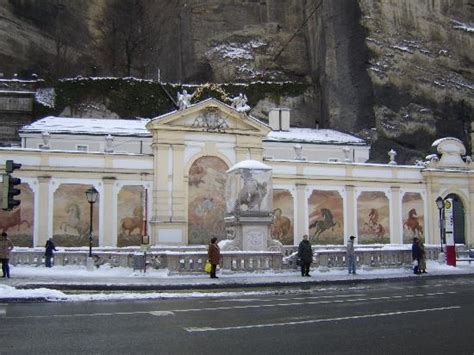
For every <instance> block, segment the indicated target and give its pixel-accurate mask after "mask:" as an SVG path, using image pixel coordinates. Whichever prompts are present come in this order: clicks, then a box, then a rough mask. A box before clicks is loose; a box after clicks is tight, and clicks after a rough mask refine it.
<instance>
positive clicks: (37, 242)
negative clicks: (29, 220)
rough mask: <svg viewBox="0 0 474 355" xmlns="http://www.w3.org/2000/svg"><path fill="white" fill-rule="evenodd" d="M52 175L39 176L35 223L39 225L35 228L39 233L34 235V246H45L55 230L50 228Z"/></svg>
mask: <svg viewBox="0 0 474 355" xmlns="http://www.w3.org/2000/svg"><path fill="white" fill-rule="evenodd" d="M50 181H51V176H38V195H37V196H35V199H36V198H37V199H38V203H35V205H36V207H37V208H35V213H34V224H35V225H37V226H38V228H35V229H36V230H37V231H38V235H36V236H34V238H33V240H34V246H35V247H43V246H44V245H45V244H46V241H47V240H48V238H50V237H52V236H53V231H52V230H50V229H49V226H52V219H53V216H52V215H51V214H50V213H49V210H50V207H51V206H50V196H49V194H50V188H49V183H50ZM51 201H52V198H51Z"/></svg>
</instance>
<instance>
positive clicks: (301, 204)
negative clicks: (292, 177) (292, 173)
mask: <svg viewBox="0 0 474 355" xmlns="http://www.w3.org/2000/svg"><path fill="white" fill-rule="evenodd" d="M305 190H306V184H296V198H295V210H296V211H297V212H296V221H295V236H294V243H295V244H299V243H300V242H301V240H302V238H303V234H306V233H308V223H307V221H308V199H307V197H306V193H305Z"/></svg>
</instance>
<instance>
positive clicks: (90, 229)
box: [89, 202, 93, 257]
mask: <svg viewBox="0 0 474 355" xmlns="http://www.w3.org/2000/svg"><path fill="white" fill-rule="evenodd" d="M89 204H90V205H91V208H90V225H89V257H92V205H93V203H92V202H89Z"/></svg>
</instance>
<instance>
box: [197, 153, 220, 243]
mask: <svg viewBox="0 0 474 355" xmlns="http://www.w3.org/2000/svg"><path fill="white" fill-rule="evenodd" d="M227 170H228V167H227V164H226V163H225V162H224V161H222V160H221V159H219V158H217V157H212V156H205V157H202V158H199V159H197V160H196V161H195V162H194V163H193V165H192V166H191V168H190V170H189V178H188V196H189V197H188V201H189V205H188V241H189V244H208V243H209V241H210V239H211V238H213V237H216V238H218V239H219V240H221V239H223V238H225V224H224V215H225V210H226V204H225V198H224V196H225V195H224V193H225V184H226V179H227V176H226V171H227Z"/></svg>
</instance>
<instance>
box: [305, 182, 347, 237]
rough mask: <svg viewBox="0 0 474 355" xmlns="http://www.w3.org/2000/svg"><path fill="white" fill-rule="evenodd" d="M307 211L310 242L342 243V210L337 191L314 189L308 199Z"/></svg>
mask: <svg viewBox="0 0 474 355" xmlns="http://www.w3.org/2000/svg"><path fill="white" fill-rule="evenodd" d="M308 211H309V219H308V220H309V240H310V242H311V243H312V244H343V243H344V210H343V201H342V197H341V195H340V194H339V192H337V191H322V190H314V191H313V192H312V194H311V196H310V197H309V199H308Z"/></svg>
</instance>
